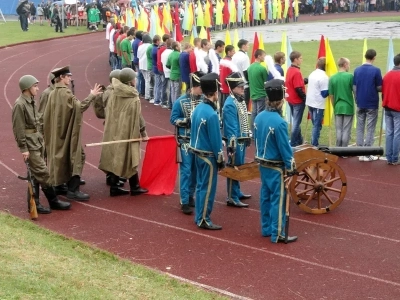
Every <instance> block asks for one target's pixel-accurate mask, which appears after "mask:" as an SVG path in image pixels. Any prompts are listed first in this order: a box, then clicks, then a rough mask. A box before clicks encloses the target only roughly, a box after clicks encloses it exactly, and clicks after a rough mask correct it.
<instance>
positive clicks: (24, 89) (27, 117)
mask: <svg viewBox="0 0 400 300" xmlns="http://www.w3.org/2000/svg"><path fill="white" fill-rule="evenodd" d="M38 83H39V81H38V80H37V79H36V78H35V77H33V76H31V75H25V76H22V77H21V79H20V80H19V87H20V90H21V95H20V96H19V98H18V99H17V101H16V102H15V104H14V107H13V110H12V125H13V132H14V136H15V140H16V142H17V145H18V148H19V150H20V152H21V154H22V158H23V159H24V161H27V162H28V163H29V166H30V169H31V172H32V176H33V180H34V185H35V186H34V188H35V189H34V190H35V194H34V198H35V203H36V210H37V212H38V213H39V214H49V213H50V212H51V210H50V209H49V208H47V207H44V206H42V205H41V204H40V202H39V184H40V185H41V186H42V191H43V193H44V194H45V196H46V198H47V200H48V202H49V205H50V208H51V209H59V210H66V209H69V208H70V206H71V204H70V203H68V202H64V201H60V200H59V199H58V198H57V195H56V193H55V191H54V188H53V187H52V186H51V184H50V183H49V171H48V169H47V166H46V163H45V161H44V158H43V154H44V147H43V146H44V141H43V136H42V133H41V132H40V130H38V129H39V128H38V127H39V126H40V124H39V113H38V111H37V108H36V104H35V100H34V97H35V96H36V95H37V92H38V91H39V86H38ZM29 198H30V197H29ZM29 198H28V211H30V207H29Z"/></svg>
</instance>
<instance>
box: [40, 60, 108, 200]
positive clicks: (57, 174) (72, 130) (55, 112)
mask: <svg viewBox="0 0 400 300" xmlns="http://www.w3.org/2000/svg"><path fill="white" fill-rule="evenodd" d="M51 73H52V74H53V75H54V77H55V79H54V81H55V85H54V91H52V92H51V93H50V95H49V100H48V103H47V106H46V110H45V112H44V117H43V125H44V126H43V129H44V136H45V137H46V152H47V163H48V166H49V172H50V182H51V183H52V185H60V184H63V183H65V182H67V185H68V192H67V198H68V199H76V200H80V201H84V200H88V199H89V195H88V194H84V193H82V192H81V191H79V186H80V184H84V182H83V181H81V174H82V170H83V165H84V163H85V157H84V155H83V149H82V145H81V127H82V122H83V118H82V117H83V115H82V114H83V112H84V111H85V110H87V109H88V108H89V106H90V103H91V102H92V100H93V99H94V97H95V96H97V95H99V94H101V86H100V85H98V84H97V83H96V84H95V85H94V88H93V90H91V91H90V94H89V96H88V97H87V98H86V99H85V100H84V101H82V102H81V101H79V100H78V99H77V98H76V97H75V96H74V95H73V94H72V92H71V90H70V89H68V85H69V84H70V83H71V76H72V74H71V72H70V70H69V67H63V68H58V69H54V70H53V71H52V72H51Z"/></svg>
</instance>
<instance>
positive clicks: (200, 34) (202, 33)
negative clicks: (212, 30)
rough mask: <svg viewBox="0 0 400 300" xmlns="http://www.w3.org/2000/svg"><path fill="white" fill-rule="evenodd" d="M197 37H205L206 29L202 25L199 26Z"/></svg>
mask: <svg viewBox="0 0 400 300" xmlns="http://www.w3.org/2000/svg"><path fill="white" fill-rule="evenodd" d="M199 38H201V39H202V40H203V39H207V31H206V29H205V28H204V26H202V27H201V30H200V33H199Z"/></svg>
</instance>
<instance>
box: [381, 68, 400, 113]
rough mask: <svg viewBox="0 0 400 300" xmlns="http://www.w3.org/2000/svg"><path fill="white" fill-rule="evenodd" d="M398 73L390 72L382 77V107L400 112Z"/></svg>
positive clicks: (399, 81)
mask: <svg viewBox="0 0 400 300" xmlns="http://www.w3.org/2000/svg"><path fill="white" fill-rule="evenodd" d="M399 75H400V71H398V70H395V71H390V72H389V73H387V74H386V75H385V77H383V82H382V99H383V103H382V106H383V107H386V108H389V109H393V110H395V111H398V112H400V102H399V100H400V89H399V85H400V76H399Z"/></svg>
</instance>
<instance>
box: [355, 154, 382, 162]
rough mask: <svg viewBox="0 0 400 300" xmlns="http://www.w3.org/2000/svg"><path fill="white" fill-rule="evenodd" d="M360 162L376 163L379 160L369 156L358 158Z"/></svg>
mask: <svg viewBox="0 0 400 300" xmlns="http://www.w3.org/2000/svg"><path fill="white" fill-rule="evenodd" d="M358 160H359V161H375V160H378V157H377V156H373V155H368V156H360V157H359V158H358Z"/></svg>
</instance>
